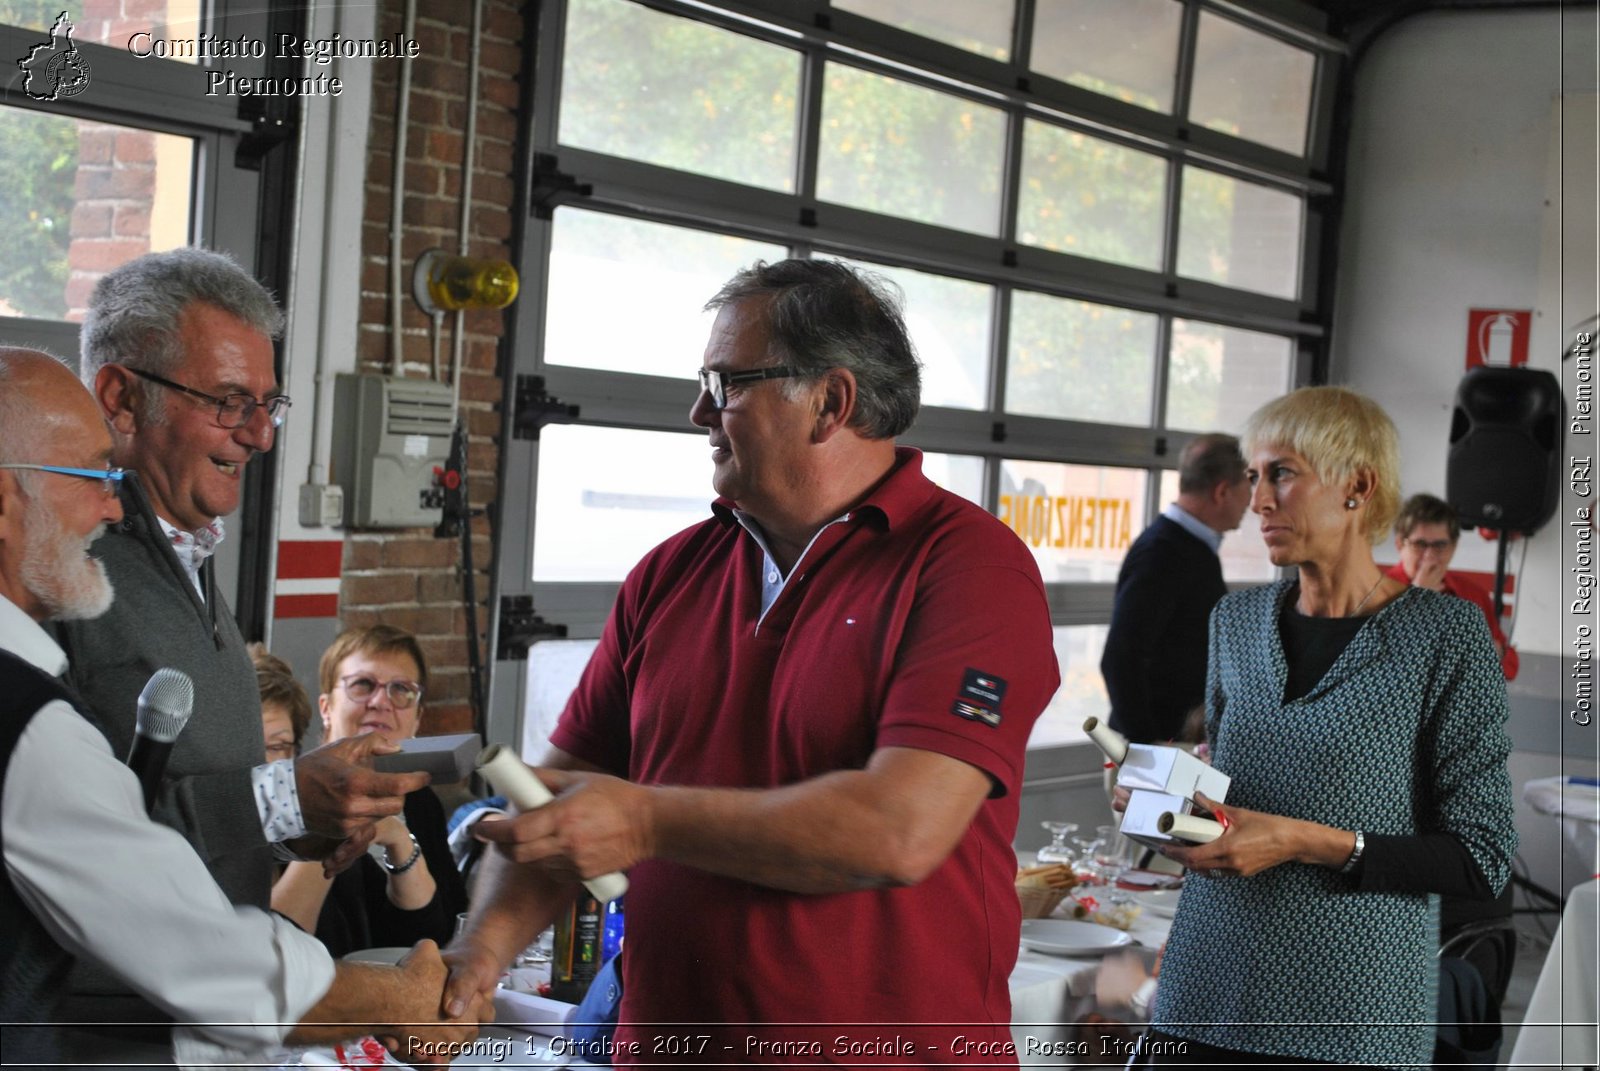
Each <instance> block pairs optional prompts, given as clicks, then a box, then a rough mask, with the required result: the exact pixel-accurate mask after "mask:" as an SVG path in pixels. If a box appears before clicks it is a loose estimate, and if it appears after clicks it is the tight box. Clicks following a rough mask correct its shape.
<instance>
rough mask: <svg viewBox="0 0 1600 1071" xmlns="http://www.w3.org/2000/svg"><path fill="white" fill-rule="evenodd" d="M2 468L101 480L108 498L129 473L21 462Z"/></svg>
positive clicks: (101, 485)
mask: <svg viewBox="0 0 1600 1071" xmlns="http://www.w3.org/2000/svg"><path fill="white" fill-rule="evenodd" d="M0 469H27V470H29V471H32V472H54V473H56V474H57V475H59V476H76V477H78V478H79V479H81V480H99V481H100V490H101V491H103V492H104V493H105V496H106V497H107V498H111V497H112V496H114V495H115V494H116V493H117V485H118V484H120V483H121V482H122V477H124V476H126V475H127V473H125V472H123V471H122V470H121V469H74V468H67V467H66V466H64V465H24V464H22V463H20V462H16V463H12V464H5V465H0Z"/></svg>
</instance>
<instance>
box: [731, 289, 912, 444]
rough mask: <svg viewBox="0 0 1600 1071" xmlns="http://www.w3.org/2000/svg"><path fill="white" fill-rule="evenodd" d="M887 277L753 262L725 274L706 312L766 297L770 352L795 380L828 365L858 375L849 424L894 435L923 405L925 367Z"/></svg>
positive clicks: (866, 432) (878, 435)
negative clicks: (792, 371)
mask: <svg viewBox="0 0 1600 1071" xmlns="http://www.w3.org/2000/svg"><path fill="white" fill-rule="evenodd" d="M892 286H893V284H892V283H890V282H889V281H888V280H886V279H883V278H882V277H881V276H877V275H873V274H871V273H869V272H861V271H857V270H855V269H854V268H851V267H848V266H847V265H844V264H841V263H839V262H838V261H836V260H780V261H778V262H776V263H773V264H768V263H766V262H764V261H757V262H756V263H755V264H753V265H751V266H750V267H748V268H745V269H744V270H742V271H740V272H739V273H738V274H737V275H735V276H734V277H733V278H732V279H729V280H728V282H727V283H726V284H724V286H723V287H722V289H721V290H719V291H717V294H716V296H715V297H713V298H712V299H711V300H710V301H708V302H706V305H705V307H706V308H707V309H708V310H709V309H721V308H724V307H725V306H728V305H733V304H736V303H737V302H740V301H745V300H747V299H750V298H765V299H767V300H766V301H765V307H764V308H763V310H762V314H763V315H764V316H765V318H766V326H767V330H768V335H769V337H770V339H771V346H770V355H771V356H772V357H774V358H776V359H777V360H778V361H779V362H781V363H783V364H787V365H790V366H791V367H793V368H795V369H797V370H799V372H800V379H799V381H798V383H797V384H796V386H795V387H791V388H790V389H791V390H795V389H803V387H801V386H800V384H803V383H804V382H805V381H806V380H814V379H816V378H817V377H818V376H821V375H822V374H823V373H825V372H827V371H828V370H829V369H832V368H844V369H848V370H849V371H850V373H851V374H852V375H854V376H855V380H856V392H857V393H856V397H857V402H856V415H855V418H854V420H853V421H852V426H853V427H854V428H855V429H856V430H857V431H858V432H860V433H861V434H862V435H863V436H865V437H866V438H869V439H892V438H894V437H895V436H896V435H899V434H900V433H901V432H903V431H905V430H906V429H907V428H909V427H910V426H911V422H912V421H913V420H915V419H916V417H917V409H918V407H919V406H920V405H921V402H922V370H921V369H922V366H921V362H919V361H918V360H917V353H916V349H915V348H914V347H913V346H912V344H911V336H910V335H909V334H908V333H907V331H906V323H905V317H904V315H903V314H902V312H901V308H900V305H901V302H900V298H899V296H898V295H897V294H896V293H895V292H894V291H893V290H891V289H890V288H891V287H892Z"/></svg>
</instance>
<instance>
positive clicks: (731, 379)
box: [700, 364, 801, 409]
mask: <svg viewBox="0 0 1600 1071" xmlns="http://www.w3.org/2000/svg"><path fill="white" fill-rule="evenodd" d="M800 374H801V372H800V369H798V368H790V367H789V366H788V365H786V364H780V365H775V366H773V367H772V368H753V369H751V370H750V371H748V372H719V371H717V370H716V369H714V368H702V369H700V389H701V390H703V391H705V392H706V393H707V394H709V395H711V405H712V407H713V408H716V409H726V408H727V407H728V388H729V387H737V386H738V385H739V384H741V383H759V382H761V381H762V380H763V379H788V378H790V377H791V376H798V375H800Z"/></svg>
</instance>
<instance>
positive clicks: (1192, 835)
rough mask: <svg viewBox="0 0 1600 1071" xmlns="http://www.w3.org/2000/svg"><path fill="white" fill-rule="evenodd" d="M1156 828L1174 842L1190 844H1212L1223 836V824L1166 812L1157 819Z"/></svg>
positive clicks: (1190, 815)
mask: <svg viewBox="0 0 1600 1071" xmlns="http://www.w3.org/2000/svg"><path fill="white" fill-rule="evenodd" d="M1156 828H1157V829H1159V830H1160V831H1161V832H1163V833H1165V834H1166V835H1167V836H1169V837H1171V838H1172V839H1173V840H1183V841H1188V842H1189V843H1190V844H1210V843H1211V842H1212V841H1214V840H1216V839H1217V838H1218V837H1220V836H1222V823H1221V822H1213V821H1212V820H1211V819H1209V818H1199V817H1197V816H1195V815H1192V814H1174V813H1173V812H1171V811H1166V812H1165V813H1163V814H1162V815H1161V817H1160V818H1157V819H1156Z"/></svg>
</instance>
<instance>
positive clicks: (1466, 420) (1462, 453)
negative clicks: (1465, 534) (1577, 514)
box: [1445, 365, 1566, 535]
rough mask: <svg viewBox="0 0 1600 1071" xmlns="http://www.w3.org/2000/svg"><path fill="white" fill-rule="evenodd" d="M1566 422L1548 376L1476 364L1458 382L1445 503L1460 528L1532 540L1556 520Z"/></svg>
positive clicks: (1557, 386)
mask: <svg viewBox="0 0 1600 1071" xmlns="http://www.w3.org/2000/svg"><path fill="white" fill-rule="evenodd" d="M1565 420H1566V403H1565V400H1564V399H1563V398H1562V396H1561V384H1560V383H1559V382H1558V381H1557V380H1556V377H1555V376H1553V375H1551V374H1550V373H1549V372H1542V371H1537V370H1535V369H1532V368H1503V367H1500V366H1490V365H1480V366H1479V367H1477V368H1474V369H1472V370H1471V371H1470V372H1468V373H1467V374H1466V375H1465V376H1463V377H1461V385H1460V386H1458V387H1457V388H1456V407H1455V412H1454V414H1453V415H1452V416H1451V418H1450V456H1449V468H1448V473H1447V476H1446V479H1445V497H1446V498H1448V499H1449V500H1450V505H1452V506H1454V507H1455V509H1456V512H1458V513H1459V514H1461V523H1462V524H1463V525H1466V526H1471V527H1483V528H1498V529H1502V530H1504V531H1511V532H1525V533H1527V534H1530V535H1531V534H1532V533H1534V532H1535V531H1537V530H1538V529H1539V528H1540V527H1542V526H1543V525H1544V524H1545V522H1547V521H1549V520H1550V518H1551V517H1553V516H1555V512H1556V506H1557V505H1558V504H1559V502H1560V500H1561V463H1560V462H1561V457H1560V452H1559V451H1560V447H1561V429H1562V425H1563V424H1564V423H1565Z"/></svg>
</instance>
